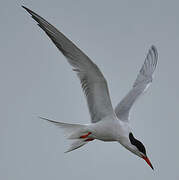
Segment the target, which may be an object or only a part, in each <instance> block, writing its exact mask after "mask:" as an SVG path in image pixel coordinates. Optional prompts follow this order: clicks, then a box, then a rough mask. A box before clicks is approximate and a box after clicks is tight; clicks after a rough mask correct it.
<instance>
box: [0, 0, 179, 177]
mask: <svg viewBox="0 0 179 180" xmlns="http://www.w3.org/2000/svg"><path fill="white" fill-rule="evenodd" d="M21 5H25V6H27V7H28V8H30V9H32V10H33V11H35V12H37V13H38V14H39V15H41V16H43V17H44V18H46V19H47V20H48V21H49V22H50V23H52V24H53V25H55V26H56V27H57V28H58V29H60V30H61V31H62V32H63V33H64V34H65V35H66V36H67V37H68V38H70V39H71V40H72V41H73V42H74V43H75V44H76V45H77V46H78V47H80V48H81V49H82V50H83V51H84V52H85V53H86V54H87V55H88V56H89V57H90V58H91V59H92V60H93V61H94V62H95V63H96V64H97V65H98V66H99V68H100V69H101V71H102V72H103V74H104V76H105V78H106V79H107V81H108V86H109V90H110V95H111V99H112V102H113V106H114V107H115V106H116V104H117V103H118V102H119V101H120V100H121V98H123V96H124V95H125V94H126V93H127V92H128V91H129V89H130V87H131V86H132V84H133V82H134V80H135V78H136V75H137V73H138V71H139V69H140V67H141V65H142V64H143V62H144V59H145V56H146V54H147V52H148V49H149V48H150V46H151V45H152V44H154V45H155V46H156V47H157V49H158V53H159V63H158V67H157V69H156V72H155V78H154V81H153V84H152V86H151V87H150V88H149V91H148V92H147V93H146V94H145V96H143V97H142V98H141V99H140V100H139V101H138V103H137V104H135V106H134V107H133V109H132V112H131V123H132V126H133V128H134V132H133V134H134V135H135V137H137V138H138V139H140V140H141V141H142V142H143V143H144V144H145V146H146V149H147V152H148V156H149V158H150V159H151V162H152V164H153V166H154V168H155V171H152V170H151V168H150V167H149V166H148V165H147V164H146V163H145V162H144V161H143V160H142V159H140V158H138V157H137V156H135V155H133V154H132V153H130V152H129V151H127V150H126V149H124V148H123V147H122V146H121V145H120V144H119V143H115V142H113V143H104V142H101V141H93V142H90V143H88V144H87V145H86V146H84V147H82V148H81V149H78V150H76V151H73V152H71V153H68V154H64V151H65V150H66V149H67V148H68V142H67V141H66V139H65V138H64V136H63V133H62V132H61V130H60V129H58V128H57V127H55V126H53V125H51V124H49V123H47V122H44V121H42V120H40V119H38V116H44V117H48V118H51V119H55V120H57V121H62V122H68V123H89V122H90V116H89V113H88V109H87V106H86V101H85V98H84V95H83V93H82V90H81V88H80V83H79V81H78V79H77V77H76V76H75V73H74V72H72V70H71V67H70V65H69V64H68V63H67V61H66V59H65V58H64V57H63V55H62V54H61V53H59V51H58V50H57V48H56V47H55V46H54V45H53V43H52V42H51V41H50V40H49V38H48V37H47V36H46V34H45V33H44V32H43V31H42V30H41V29H40V28H39V27H38V26H37V25H36V23H35V22H34V20H33V19H32V18H31V17H30V15H29V14H27V12H26V11H25V10H24V9H22V8H21ZM178 7H179V3H178V1H177V0H176V1H174V0H173V1H172V0H171V1H167V0H160V1H159V0H150V1H149V0H131V1H129V0H116V1H115V0H111V1H107V0H88V1H87V0H86V1H85V0H38V1H36V0H24V1H20V0H19V1H11V0H2V1H1V6H0V23H1V28H0V32H1V33H0V49H1V53H0V62H1V63H0V83H1V86H0V87H1V88H0V112H1V120H0V143H1V146H0V179H2V180H32V179H33V180H36V179H38V180H42V179H43V180H49V179H53V180H62V179H64V180H70V179H75V180H76V179H78V180H84V179H85V180H91V179H103V180H109V179H110V180H112V179H118V180H131V179H139V180H140V179H145V180H151V179H152V180H168V179H178V178H179V172H178V170H179V169H178V161H179V155H178V152H179V143H178V137H179V130H178V128H179V115H178V113H179V111H178V107H179V96H178V92H179V83H178V82H179V57H178V52H179V20H178V19H179V10H178Z"/></svg>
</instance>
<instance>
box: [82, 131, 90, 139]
mask: <svg viewBox="0 0 179 180" xmlns="http://www.w3.org/2000/svg"><path fill="white" fill-rule="evenodd" d="M90 134H91V132H88V133H87V134H84V135H82V136H80V138H83V139H85V138H87V137H88V136H89V135H90Z"/></svg>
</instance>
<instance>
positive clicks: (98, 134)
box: [89, 120, 118, 141]
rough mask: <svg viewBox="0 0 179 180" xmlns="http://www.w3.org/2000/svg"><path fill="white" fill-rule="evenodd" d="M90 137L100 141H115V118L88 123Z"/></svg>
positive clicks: (116, 123)
mask: <svg viewBox="0 0 179 180" xmlns="http://www.w3.org/2000/svg"><path fill="white" fill-rule="evenodd" d="M89 128H90V130H91V133H92V134H91V135H90V136H89V137H90V138H94V139H99V140H101V141H117V132H118V122H117V121H115V120H111V121H109V120H106V121H100V122H98V123H95V124H91V125H90V127H89Z"/></svg>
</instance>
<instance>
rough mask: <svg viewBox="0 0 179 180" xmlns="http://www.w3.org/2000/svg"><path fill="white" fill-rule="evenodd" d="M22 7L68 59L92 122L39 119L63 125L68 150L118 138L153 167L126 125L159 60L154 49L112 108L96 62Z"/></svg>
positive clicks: (153, 48)
mask: <svg viewBox="0 0 179 180" xmlns="http://www.w3.org/2000/svg"><path fill="white" fill-rule="evenodd" d="M23 8H25V9H26V10H27V11H28V12H29V13H30V14H31V15H32V18H33V19H35V20H36V21H37V22H38V25H39V26H40V28H42V29H43V30H44V31H45V33H46V34H47V35H48V37H49V38H50V39H51V40H52V41H53V43H54V44H55V45H56V47H57V48H58V49H59V50H60V51H61V52H62V54H63V55H64V56H65V57H66V58H67V61H68V62H69V64H70V65H71V66H72V67H73V70H74V71H75V72H76V73H77V76H78V78H79V80H80V82H81V86H82V89H83V91H84V94H85V96H86V100H87V104H88V108H89V112H90V116H91V122H92V123H91V124H88V125H81V124H68V123H62V122H56V121H53V120H49V119H47V118H42V119H45V120H48V121H50V122H52V123H54V124H56V125H57V126H58V127H60V128H63V129H64V130H65V133H66V134H67V135H68V138H69V139H73V140H74V142H73V143H72V145H71V147H70V148H69V149H68V151H67V152H70V151H73V150H75V149H77V148H79V147H81V146H83V145H85V144H87V143H88V142H89V141H92V140H94V139H98V140H102V141H117V142H119V143H120V144H121V145H123V146H124V147H125V148H127V149H128V150H129V151H131V152H133V153H134V154H136V155H137V156H139V157H141V158H143V159H144V160H145V161H146V162H147V163H148V164H149V165H150V167H151V168H152V169H153V167H152V164H151V163H150V161H149V159H148V157H147V155H146V150H145V147H144V145H143V144H142V143H141V142H140V141H139V140H137V139H136V138H135V137H134V136H133V133H132V129H131V127H130V124H129V112H130V109H131V107H132V105H133V104H134V102H135V101H136V99H137V98H138V97H139V96H140V95H141V94H142V93H143V92H144V91H145V90H146V89H147V88H148V86H149V85H150V84H151V82H152V79H153V77H152V76H153V73H154V71H155V69H156V66H157V60H158V54H157V50H156V48H155V47H154V46H151V48H150V50H149V52H148V54H147V57H146V59H145V61H144V64H143V66H142V68H141V69H140V72H139V74H138V75H137V78H136V80H135V82H134V84H133V86H132V88H131V90H130V91H129V93H128V94H127V95H126V96H125V97H124V98H123V99H122V101H121V102H120V103H119V104H118V105H117V106H116V108H115V109H113V107H112V103H111V99H110V96H109V91H108V86H107V81H106V79H105V78H104V76H103V74H102V72H101V71H100V69H99V68H98V67H97V65H96V64H94V62H93V61H91V60H90V58H89V57H88V56H87V55H85V54H84V53H83V52H82V51H81V50H80V49H79V48H78V47H77V46H76V45H75V44H74V43H73V42H71V41H70V40H69V39H68V38H67V37H65V36H64V35H63V34H62V33H61V32H60V31H58V30H57V29H56V28H55V27H54V26H52V25H51V24H50V23H48V22H47V21H46V20H45V19H43V18H42V17H41V16H39V15H38V14H36V13H34V12H33V11H31V10H30V9H28V8H26V7H23Z"/></svg>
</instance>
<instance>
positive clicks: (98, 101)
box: [22, 6, 113, 123]
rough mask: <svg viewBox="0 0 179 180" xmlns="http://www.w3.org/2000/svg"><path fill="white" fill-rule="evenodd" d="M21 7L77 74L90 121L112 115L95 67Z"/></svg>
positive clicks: (102, 81) (37, 16) (38, 18)
mask: <svg viewBox="0 0 179 180" xmlns="http://www.w3.org/2000/svg"><path fill="white" fill-rule="evenodd" d="M22 7H23V8H24V9H26V10H27V12H29V13H30V14H31V15H32V18H33V19H35V21H37V23H38V25H39V26H40V27H41V28H42V29H43V30H44V31H45V33H46V34H47V35H48V37H49V38H50V39H51V40H52V41H53V43H54V44H55V45H56V47H57V48H58V49H59V50H60V51H61V52H62V54H63V55H64V56H65V57H66V58H67V60H68V62H69V63H70V64H71V66H72V67H73V70H74V71H76V72H77V75H78V77H79V79H80V81H81V85H82V88H83V91H84V93H85V95H86V99H87V104H88V108H89V111H90V115H91V121H92V122H93V123H95V122H97V121H100V120H101V119H102V118H104V117H105V116H107V115H109V114H111V113H113V108H112V104H111V100H110V97H109V92H108V87H107V82H106V80H105V78H104V76H103V74H102V73H101V71H100V70H99V68H98V67H97V65H96V64H94V63H93V62H92V61H91V60H90V59H89V57H88V56H86V55H85V54H84V53H83V52H82V51H81V50H80V49H79V48H78V47H77V46H76V45H75V44H73V43H72V42H71V41H70V40H69V39H68V38H66V37H65V36H64V35H63V34H62V33H61V32H60V31H58V30H57V29H56V28H55V27H54V26H52V25H51V24H50V23H48V22H47V21H46V20H45V19H43V18H42V17H40V16H39V15H38V14H36V13H34V12H33V11H31V10H30V9H28V8H26V7H24V6H22Z"/></svg>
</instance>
